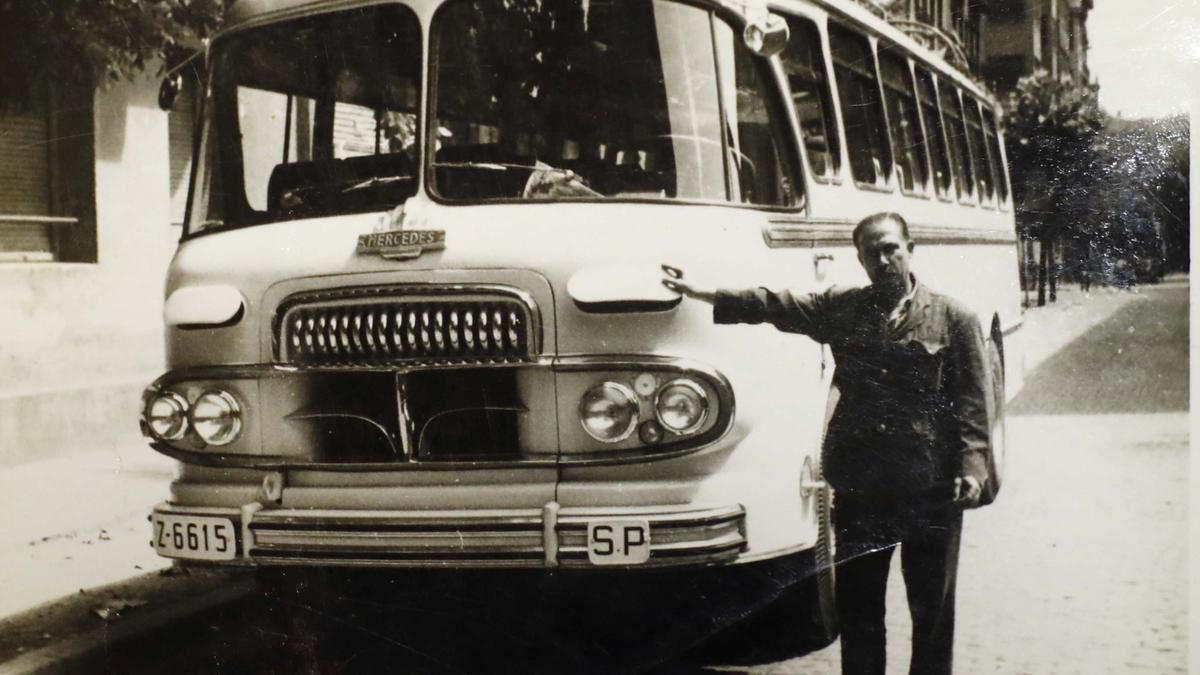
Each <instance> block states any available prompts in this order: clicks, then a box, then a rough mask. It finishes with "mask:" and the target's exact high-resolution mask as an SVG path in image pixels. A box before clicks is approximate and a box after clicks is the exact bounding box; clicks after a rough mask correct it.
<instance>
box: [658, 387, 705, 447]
mask: <svg viewBox="0 0 1200 675" xmlns="http://www.w3.org/2000/svg"><path fill="white" fill-rule="evenodd" d="M654 408H655V410H656V411H657V412H658V421H659V422H661V423H662V425H663V426H664V427H666V428H667V429H670V430H671V431H673V432H675V433H677V434H690V433H692V432H694V431H696V430H697V429H699V428H700V427H701V426H702V425H703V424H704V420H705V419H707V418H708V395H707V394H705V393H704V389H703V388H702V387H700V385H698V384H696V383H695V382H692V381H691V380H682V379H680V380H673V381H671V382H668V383H667V384H666V385H665V386H664V387H663V388H662V389H660V390H658V396H657V397H655V399H654Z"/></svg>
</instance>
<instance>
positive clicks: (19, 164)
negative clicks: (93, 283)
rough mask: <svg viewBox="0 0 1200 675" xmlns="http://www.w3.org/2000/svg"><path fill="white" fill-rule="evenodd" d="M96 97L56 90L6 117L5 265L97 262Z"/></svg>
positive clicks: (0, 166)
mask: <svg viewBox="0 0 1200 675" xmlns="http://www.w3.org/2000/svg"><path fill="white" fill-rule="evenodd" d="M92 118H93V116H92V90H91V87H90V86H85V85H80V86H78V87H74V86H68V85H66V84H62V83H56V84H55V85H53V86H46V87H44V88H42V89H41V90H40V91H35V92H34V93H33V95H32V97H31V99H30V100H29V101H27V102H25V105H23V106H21V107H20V108H17V109H13V110H9V111H6V112H3V113H0V262H6V261H7V262H49V261H54V260H60V261H68V262H94V261H95V260H96V232H95V193H94V185H95V150H94V148H93V140H92V139H93V135H94V131H93V126H92Z"/></svg>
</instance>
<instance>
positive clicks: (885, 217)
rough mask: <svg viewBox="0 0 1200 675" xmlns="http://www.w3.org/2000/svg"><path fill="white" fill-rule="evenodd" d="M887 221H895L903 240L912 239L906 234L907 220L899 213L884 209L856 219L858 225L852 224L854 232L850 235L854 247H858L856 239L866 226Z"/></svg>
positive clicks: (864, 230) (860, 235) (865, 229)
mask: <svg viewBox="0 0 1200 675" xmlns="http://www.w3.org/2000/svg"><path fill="white" fill-rule="evenodd" d="M887 222H892V223H895V224H896V225H898V226H899V227H900V234H901V235H903V236H904V241H912V237H911V236H909V234H908V221H907V220H905V219H904V216H902V215H900V214H899V213H893V212H891V211H884V212H882V213H873V214H871V215H869V216H867V217H866V218H863V219H862V220H860V221H858V225H855V226H854V234H852V235H851V238H852V239H853V240H854V248H858V240H859V239H861V238H862V233H863V232H866V231H867V228H868V227H872V226H874V225H879V224H882V223H887Z"/></svg>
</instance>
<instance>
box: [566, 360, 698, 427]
mask: <svg viewBox="0 0 1200 675" xmlns="http://www.w3.org/2000/svg"><path fill="white" fill-rule="evenodd" d="M709 405H710V404H709V396H708V393H707V392H706V390H705V389H704V387H703V386H701V385H700V384H699V383H698V382H696V381H695V380H693V379H691V378H688V377H674V378H673V379H669V380H665V381H664V380H661V379H660V378H659V377H656V376H655V374H653V373H649V372H644V373H640V374H638V375H637V376H636V377H634V378H633V379H632V382H631V383H626V382H623V381H616V380H608V381H604V382H600V383H599V384H595V385H593V386H592V387H591V388H589V389H588V390H587V391H585V392H584V394H583V396H582V398H581V399H580V401H579V420H580V423H581V424H582V425H583V429H584V431H586V432H587V434H588V435H589V436H591V437H592V438H594V439H596V440H597V441H600V442H601V443H619V442H621V441H624V440H625V439H627V438H629V437H630V436H632V435H633V433H634V431H635V430H636V431H637V433H638V438H639V439H640V440H641V441H642V442H643V443H646V444H648V445H653V444H655V443H659V442H661V441H662V440H663V439H664V438H666V437H667V435H668V434H673V435H675V436H687V435H689V434H693V433H695V432H697V431H699V430H700V429H701V428H702V427H703V426H704V423H705V421H706V420H707V419H708V417H709V414H710V413H709Z"/></svg>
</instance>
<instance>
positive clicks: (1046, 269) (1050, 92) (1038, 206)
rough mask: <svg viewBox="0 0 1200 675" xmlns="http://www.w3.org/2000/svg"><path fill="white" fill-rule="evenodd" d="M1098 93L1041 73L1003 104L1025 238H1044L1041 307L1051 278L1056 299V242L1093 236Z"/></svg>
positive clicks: (1030, 77)
mask: <svg viewBox="0 0 1200 675" xmlns="http://www.w3.org/2000/svg"><path fill="white" fill-rule="evenodd" d="M1097 91H1098V89H1097V87H1096V86H1095V85H1092V84H1087V83H1078V82H1074V81H1072V80H1070V79H1067V78H1063V79H1056V78H1054V77H1052V76H1051V75H1050V73H1048V72H1046V71H1044V70H1039V71H1037V72H1034V73H1033V74H1031V75H1027V76H1025V77H1023V78H1021V79H1020V81H1018V82H1017V86H1016V89H1015V90H1014V91H1013V93H1012V94H1011V95H1010V96H1009V99H1008V101H1007V102H1006V106H1005V107H1006V108H1007V112H1008V147H1009V151H1008V158H1009V162H1010V164H1011V167H1012V171H1011V174H1012V184H1013V196H1014V197H1015V199H1016V203H1017V205H1018V217H1017V225H1018V229H1019V232H1020V235H1021V237H1022V239H1023V240H1034V241H1038V242H1040V243H1041V251H1042V254H1041V261H1040V262H1039V265H1038V304H1039V305H1042V304H1045V301H1046V285H1047V281H1048V282H1049V284H1050V295H1051V297H1050V299H1051V301H1053V300H1054V284H1055V280H1056V274H1055V271H1054V269H1053V264H1054V249H1055V246H1056V245H1058V244H1059V243H1060V242H1062V241H1063V239H1064V238H1069V239H1072V240H1076V241H1082V240H1088V239H1090V233H1091V231H1092V230H1093V226H1094V224H1095V219H1094V217H1093V210H1092V205H1091V199H1092V197H1093V185H1094V183H1095V178H1096V171H1097V168H1098V166H1099V164H1098V155H1097V152H1096V148H1095V143H1096V139H1097V136H1098V135H1099V133H1100V130H1101V129H1102V128H1103V125H1104V116H1103V114H1102V113H1101V111H1100V106H1099V102H1098V98H1097Z"/></svg>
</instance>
